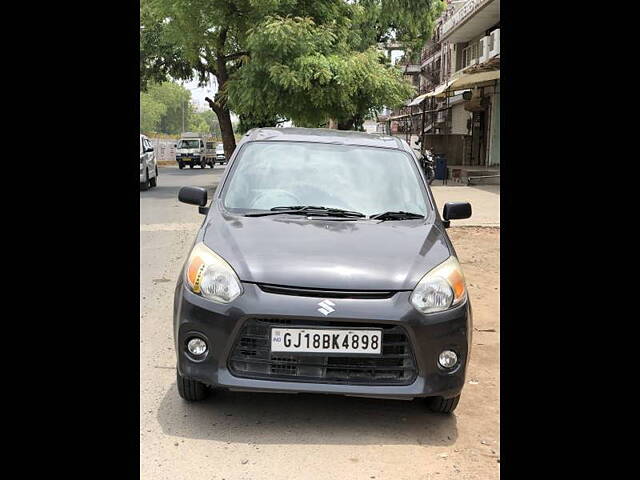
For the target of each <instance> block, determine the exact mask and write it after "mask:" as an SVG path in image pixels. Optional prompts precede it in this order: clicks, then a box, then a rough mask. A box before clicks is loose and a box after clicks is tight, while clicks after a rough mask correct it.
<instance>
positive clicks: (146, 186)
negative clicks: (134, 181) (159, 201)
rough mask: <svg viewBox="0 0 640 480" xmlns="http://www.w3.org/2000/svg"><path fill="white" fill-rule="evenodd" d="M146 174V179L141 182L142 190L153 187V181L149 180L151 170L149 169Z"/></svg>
mask: <svg viewBox="0 0 640 480" xmlns="http://www.w3.org/2000/svg"><path fill="white" fill-rule="evenodd" d="M145 173H146V175H145V181H144V182H142V183H141V184H140V189H141V190H149V188H150V187H151V181H150V180H149V170H147V171H146V172H145Z"/></svg>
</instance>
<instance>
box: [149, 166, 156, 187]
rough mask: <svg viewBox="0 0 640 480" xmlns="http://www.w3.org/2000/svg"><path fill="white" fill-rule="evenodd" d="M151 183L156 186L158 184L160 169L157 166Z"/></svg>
mask: <svg viewBox="0 0 640 480" xmlns="http://www.w3.org/2000/svg"><path fill="white" fill-rule="evenodd" d="M149 185H150V186H151V187H155V186H157V185H158V169H157V168H156V175H155V177H153V178H152V179H151V180H149Z"/></svg>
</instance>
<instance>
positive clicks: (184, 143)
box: [178, 140, 200, 148]
mask: <svg viewBox="0 0 640 480" xmlns="http://www.w3.org/2000/svg"><path fill="white" fill-rule="evenodd" d="M178 148H200V140H180V141H179V142H178Z"/></svg>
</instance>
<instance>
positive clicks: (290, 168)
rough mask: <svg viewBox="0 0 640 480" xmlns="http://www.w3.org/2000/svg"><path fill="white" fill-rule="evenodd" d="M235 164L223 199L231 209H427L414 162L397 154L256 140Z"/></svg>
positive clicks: (374, 211) (369, 211)
mask: <svg viewBox="0 0 640 480" xmlns="http://www.w3.org/2000/svg"><path fill="white" fill-rule="evenodd" d="M235 166H236V167H235V169H234V171H233V172H232V173H231V178H230V180H229V183H228V187H227V189H226V191H225V193H224V199H223V202H224V206H225V207H226V208H227V209H230V210H270V209H271V208H273V207H281V206H293V205H296V206H300V205H314V206H322V207H330V208H340V209H345V210H353V211H356V212H361V213H363V214H365V215H367V216H369V215H373V214H377V213H381V212H387V211H404V212H413V213H417V214H420V215H424V216H426V215H427V211H428V210H427V203H426V198H425V195H424V193H423V190H422V189H421V187H420V182H419V176H418V172H417V170H416V169H415V168H414V166H413V165H412V159H411V157H410V156H409V155H407V154H406V153H403V152H401V151H398V150H390V149H383V148H372V147H361V146H354V145H327V144H320V143H303V142H286V143H285V142H255V143H250V144H248V145H246V146H245V147H244V148H243V149H242V151H241V152H240V155H239V156H238V159H237V160H236V162H235Z"/></svg>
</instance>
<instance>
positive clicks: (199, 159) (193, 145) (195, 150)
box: [176, 133, 207, 170]
mask: <svg viewBox="0 0 640 480" xmlns="http://www.w3.org/2000/svg"><path fill="white" fill-rule="evenodd" d="M204 150H205V149H204V142H203V140H202V135H200V134H199V133H183V134H182V136H181V137H180V140H178V143H177V144H176V162H178V167H179V168H180V169H181V170H182V169H183V168H184V166H185V165H189V168H193V167H195V166H196V165H200V168H205V167H206V166H207V161H206V158H205V151H204Z"/></svg>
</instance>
